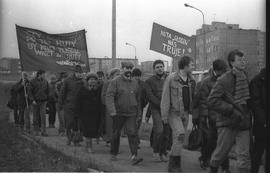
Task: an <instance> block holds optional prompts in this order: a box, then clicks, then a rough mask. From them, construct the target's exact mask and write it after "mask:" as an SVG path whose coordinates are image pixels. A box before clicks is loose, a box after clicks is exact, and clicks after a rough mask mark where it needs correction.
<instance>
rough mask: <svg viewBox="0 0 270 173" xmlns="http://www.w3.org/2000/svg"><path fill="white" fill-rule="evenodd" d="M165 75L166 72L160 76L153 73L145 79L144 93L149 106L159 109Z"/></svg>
mask: <svg viewBox="0 0 270 173" xmlns="http://www.w3.org/2000/svg"><path fill="white" fill-rule="evenodd" d="M166 77H167V74H166V73H164V75H163V76H162V77H159V76H158V75H153V76H151V77H149V78H148V79H147V80H146V81H145V87H146V95H147V99H148V101H149V103H150V107H151V108H154V109H158V110H160V102H161V96H162V90H163V85H164V82H165V79H166Z"/></svg>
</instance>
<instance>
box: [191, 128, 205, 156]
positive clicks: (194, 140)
mask: <svg viewBox="0 0 270 173" xmlns="http://www.w3.org/2000/svg"><path fill="white" fill-rule="evenodd" d="M202 142H203V131H202V129H200V128H199V127H198V126H197V125H193V127H192V130H191V133H190V135H189V138H188V150H191V151H194V150H197V149H199V148H200V147H201V145H202Z"/></svg>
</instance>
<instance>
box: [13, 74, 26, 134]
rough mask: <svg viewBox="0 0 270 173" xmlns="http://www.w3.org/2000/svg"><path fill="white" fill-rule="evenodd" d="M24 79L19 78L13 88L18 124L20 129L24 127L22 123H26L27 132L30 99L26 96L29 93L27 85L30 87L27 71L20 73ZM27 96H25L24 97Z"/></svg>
mask: <svg viewBox="0 0 270 173" xmlns="http://www.w3.org/2000/svg"><path fill="white" fill-rule="evenodd" d="M22 75H23V78H24V79H20V81H19V82H18V83H17V84H16V86H15V87H14V88H13V89H14V90H15V92H16V95H17V97H16V98H17V105H18V109H19V117H18V119H19V125H20V127H21V129H23V128H24V125H26V130H27V132H30V117H29V116H30V115H29V113H30V105H29V104H30V100H29V98H28V96H27V95H28V93H29V87H30V81H29V80H28V75H27V73H25V72H23V73H22ZM26 96H27V97H26ZM26 98H27V99H28V100H27V101H28V108H27V105H26Z"/></svg>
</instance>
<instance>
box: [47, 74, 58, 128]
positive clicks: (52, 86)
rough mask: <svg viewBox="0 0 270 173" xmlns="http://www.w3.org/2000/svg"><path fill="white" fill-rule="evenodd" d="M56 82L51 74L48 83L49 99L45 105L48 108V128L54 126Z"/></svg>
mask: <svg viewBox="0 0 270 173" xmlns="http://www.w3.org/2000/svg"><path fill="white" fill-rule="evenodd" d="M56 82H57V79H56V77H55V76H52V77H51V79H50V83H49V99H48V103H47V106H48V108H49V128H55V118H56V102H57V93H56Z"/></svg>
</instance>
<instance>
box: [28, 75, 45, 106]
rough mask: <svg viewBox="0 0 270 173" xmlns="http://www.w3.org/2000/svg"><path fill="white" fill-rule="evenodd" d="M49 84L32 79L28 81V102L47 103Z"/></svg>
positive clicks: (43, 80)
mask: <svg viewBox="0 0 270 173" xmlns="http://www.w3.org/2000/svg"><path fill="white" fill-rule="evenodd" d="M48 97H49V83H48V82H47V81H46V80H45V79H38V78H34V79H32V80H31V81H30V89H29V99H30V101H31V102H32V101H36V102H44V101H48Z"/></svg>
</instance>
